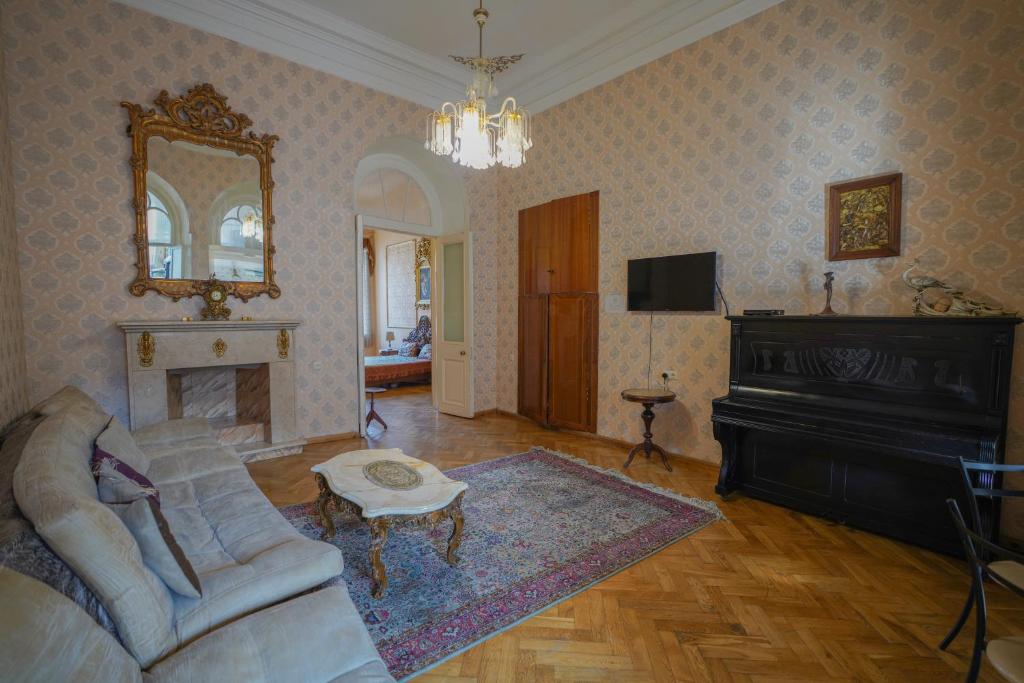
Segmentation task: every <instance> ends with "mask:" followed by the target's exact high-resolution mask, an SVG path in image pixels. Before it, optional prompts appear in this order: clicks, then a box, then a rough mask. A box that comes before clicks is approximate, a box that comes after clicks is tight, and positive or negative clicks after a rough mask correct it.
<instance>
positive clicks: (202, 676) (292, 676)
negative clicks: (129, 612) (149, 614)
mask: <svg viewBox="0 0 1024 683" xmlns="http://www.w3.org/2000/svg"><path fill="white" fill-rule="evenodd" d="M350 674H351V675H352V676H353V678H351V679H350V678H346V676H348V675H350ZM356 676H362V677H361V678H360V677H356ZM147 680H148V681H149V683H165V682H171V681H246V682H247V683H278V682H279V681H322V682H324V683H326V682H328V681H348V680H352V681H360V682H361V683H394V679H393V678H392V677H391V676H390V675H389V674H388V673H387V669H385V668H384V663H383V662H381V660H380V656H379V655H378V654H377V651H376V649H374V647H373V642H372V641H371V640H370V636H369V634H368V633H367V632H366V627H365V626H364V625H363V621H362V619H360V617H359V612H358V611H357V610H356V607H355V605H353V604H352V599H351V598H349V596H348V591H346V590H345V588H344V587H343V586H332V587H331V588H325V589H323V590H320V591H317V592H315V593H310V594H307V595H303V596H301V597H298V598H294V599H292V600H289V601H288V602H285V603H281V604H279V605H275V606H273V607H268V608H267V609H265V610H262V611H260V612H258V613H256V614H251V615H249V616H247V617H245V618H243V619H239V620H238V621H235V622H233V623H231V624H228V625H227V626H224V627H222V628H219V629H217V630H216V631H215V632H213V633H211V634H209V635H207V636H204V637H203V638H201V639H199V640H197V641H196V642H194V643H192V644H191V645H189V646H188V647H186V648H184V649H183V650H181V651H180V652H176V653H174V654H173V655H171V656H170V657H168V658H167V659H165V660H163V661H162V662H159V663H158V664H156V665H155V666H154V667H153V668H152V669H150V670H149V675H148V677H147Z"/></svg>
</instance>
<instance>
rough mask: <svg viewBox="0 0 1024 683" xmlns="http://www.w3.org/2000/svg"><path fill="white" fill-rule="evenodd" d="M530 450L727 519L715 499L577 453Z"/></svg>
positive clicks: (535, 448)
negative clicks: (642, 478)
mask: <svg viewBox="0 0 1024 683" xmlns="http://www.w3.org/2000/svg"><path fill="white" fill-rule="evenodd" d="M530 450H531V451H544V452H545V453H550V454H551V455H557V456H558V457H559V458H565V459H566V460H568V461H570V462H573V463H576V464H577V465H580V466H582V467H586V468H588V469H591V470H594V471H596V472H600V473H601V474H604V475H606V476H609V477H614V478H616V479H619V480H621V481H625V482H628V483H630V484H632V485H633V486H638V487H640V488H642V489H646V490H648V491H653V492H654V493H657V494H659V495H662V496H665V497H666V498H672V499H673V500H678V501H680V502H683V503H686V504H687V505H692V506H694V507H697V508H700V509H701V510H705V511H707V512H710V513H711V514H712V515H714V516H715V520H724V519H726V517H725V515H724V514H722V511H721V510H719V509H718V505H716V504H715V502H714V501H710V500H705V499H703V498H692V497H690V496H684V495H683V494H681V493H677V492H676V491H673V490H671V489H666V488H663V487H661V486H658V485H656V484H648V483H647V482H643V481H637V480H636V479H632V478H630V477H628V476H626V474H625V473H624V472H619V471H618V470H611V469H608V468H607V467H599V466H598V465H594V464H591V463H590V462H588V461H586V460H584V459H583V458H578V457H576V456H575V455H572V454H570V453H563V452H562V451H554V450H551V449H550V448H546V447H544V446H531V447H530Z"/></svg>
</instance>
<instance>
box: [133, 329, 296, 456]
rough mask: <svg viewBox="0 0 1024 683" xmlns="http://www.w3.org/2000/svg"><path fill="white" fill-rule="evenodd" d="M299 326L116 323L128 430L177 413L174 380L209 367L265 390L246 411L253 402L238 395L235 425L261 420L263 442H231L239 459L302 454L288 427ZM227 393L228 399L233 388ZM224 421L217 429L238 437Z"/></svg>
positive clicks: (178, 387)
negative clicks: (124, 377) (124, 368)
mask: <svg viewBox="0 0 1024 683" xmlns="http://www.w3.org/2000/svg"><path fill="white" fill-rule="evenodd" d="M299 325H300V321H298V320H202V321H183V320H125V321H122V322H119V323H117V326H118V327H119V328H121V330H123V331H124V335H125V351H126V355H127V365H128V404H129V411H130V416H131V426H132V429H139V428H141V427H145V426H147V425H151V424H154V423H157V422H162V421H164V420H167V419H169V418H172V417H178V416H179V415H178V414H176V412H177V411H180V409H181V408H180V402H181V379H180V378H181V376H183V375H185V374H187V373H188V372H189V371H190V370H199V369H204V370H203V371H204V372H206V373H207V374H209V372H208V371H209V370H211V369H212V370H216V369H217V368H223V369H224V371H225V372H230V371H231V369H232V368H235V369H236V370H235V373H234V375H235V376H237V382H238V385H239V387H241V386H243V385H245V386H251V385H253V384H255V385H259V386H260V387H263V388H262V389H261V390H262V391H264V392H265V393H267V394H268V396H265V397H263V400H262V401H256V403H260V404H261V406H262V408H261V409H259V410H257V409H254V408H252V404H253V401H243V400H242V397H241V396H239V397H238V412H237V417H238V418H239V420H238V422H239V423H242V422H245V423H246V425H249V426H251V425H253V424H258V425H261V427H260V428H261V429H262V432H263V434H264V439H263V440H262V441H257V442H255V443H244V444H233V445H235V447H236V450H238V452H239V454H240V456H241V457H242V458H243V460H253V459H259V458H263V457H273V456H276V455H284V454H287V453H295V452H298V451H301V448H302V445H303V443H304V442H303V441H302V440H300V439H298V434H297V433H296V424H295V357H296V354H297V349H296V344H295V330H296V328H297V327H298V326H299ZM254 373H256V375H254ZM243 374H246V376H245V377H243ZM232 384H233V382H232ZM176 391H177V392H178V393H177V394H175V392H176ZM239 391H241V389H239ZM231 395H232V396H234V389H233V388H232V392H231ZM243 404H245V405H244V406H243ZM234 409H235V406H232V407H231V413H230V417H234V416H235V415H236V414H235V412H234ZM245 410H249V411H250V412H252V411H254V410H255V411H256V412H258V413H260V415H258V416H256V417H254V416H253V415H251V414H250V415H243V413H244V412H245ZM264 413H265V414H264ZM185 416H186V417H187V416H188V415H185ZM204 416H206V417H216V418H220V419H221V422H224V420H225V419H226V418H227V417H229V416H226V415H204ZM243 417H244V418H245V420H242V419H241V418H243ZM228 422H230V424H227V426H225V427H224V428H223V430H222V433H223V434H224V435H225V436H224V438H225V439H226V438H229V436H227V435H231V436H233V437H237V435H238V433H239V425H237V424H234V423H233V422H231V421H228Z"/></svg>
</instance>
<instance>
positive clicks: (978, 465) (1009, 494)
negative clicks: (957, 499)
mask: <svg viewBox="0 0 1024 683" xmlns="http://www.w3.org/2000/svg"><path fill="white" fill-rule="evenodd" d="M957 461H958V462H959V463H960V474H961V475H962V476H963V482H964V492H965V493H966V499H967V503H968V512H969V513H970V520H971V525H972V526H971V528H972V529H973V530H974V531H976V532H978V533H982V532H984V529H983V528H982V524H981V510H980V508H979V507H978V498H987V499H988V500H990V501H994V500H996V499H999V498H1022V497H1024V491H1022V490H1017V489H1007V488H1002V485H1003V474H1005V473H1007V472H1010V473H1013V472H1020V473H1024V465H1001V464H995V463H988V462H977V461H974V460H972V461H967V460H964V459H963V458H957Z"/></svg>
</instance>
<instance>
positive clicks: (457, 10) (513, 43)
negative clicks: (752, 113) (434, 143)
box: [307, 0, 673, 60]
mask: <svg viewBox="0 0 1024 683" xmlns="http://www.w3.org/2000/svg"><path fill="white" fill-rule="evenodd" d="M307 1H308V2H309V3H310V4H312V5H316V6H317V7H320V8H321V9H324V10H326V11H329V12H331V13H332V14H335V15H337V16H338V17H340V18H342V19H348V20H349V21H352V22H355V23H357V24H359V25H360V26H364V27H366V28H368V29H370V30H371V31H376V32H377V33H380V34H383V35H385V36H387V37H388V38H392V39H394V40H397V41H399V42H402V43H405V44H406V45H409V46H410V47H414V48H416V49H417V50H422V51H423V52H426V53H427V54H428V55H432V56H434V57H440V58H441V59H447V58H448V55H465V56H474V55H476V54H477V30H476V22H475V21H474V19H473V10H474V9H476V7H477V1H476V0H374V1H373V2H367V0H307ZM671 2H673V0H655V1H654V2H653V3H650V4H651V5H652V6H664V5H668V4H670V3H671ZM633 4H636V0H555V1H554V2H552V1H551V0H485V2H484V7H485V8H486V9H487V11H488V12H490V15H491V16H490V18H489V19H488V21H487V26H486V27H485V28H484V53H485V54H489V55H517V54H522V53H525V54H526V59H527V60H529V59H531V58H536V57H539V56H541V55H543V54H544V53H545V52H547V51H548V50H550V49H552V48H554V47H557V46H558V44H559V43H560V42H562V41H564V40H566V39H568V38H570V37H572V36H574V35H575V34H577V33H579V32H580V31H581V30H583V29H586V28H589V27H591V26H593V25H595V24H597V23H599V22H601V21H603V20H605V19H607V18H608V17H610V16H611V15H614V14H615V13H616V12H619V11H621V10H623V9H626V8H627V7H628V6H629V5H633Z"/></svg>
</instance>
